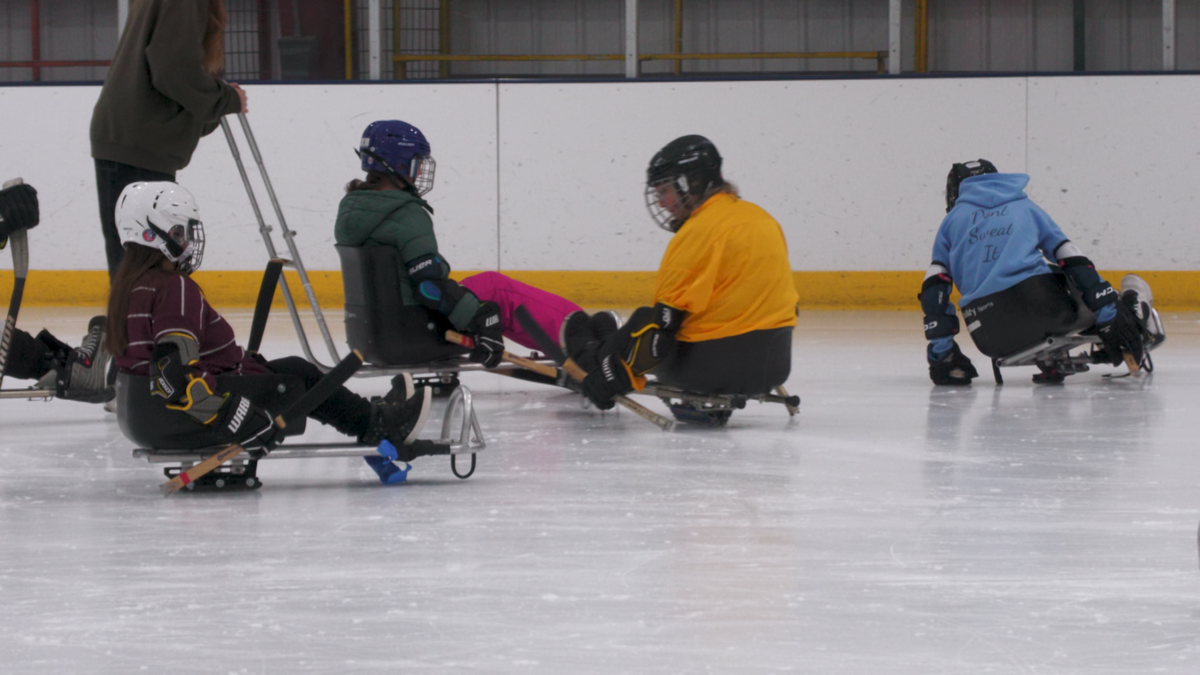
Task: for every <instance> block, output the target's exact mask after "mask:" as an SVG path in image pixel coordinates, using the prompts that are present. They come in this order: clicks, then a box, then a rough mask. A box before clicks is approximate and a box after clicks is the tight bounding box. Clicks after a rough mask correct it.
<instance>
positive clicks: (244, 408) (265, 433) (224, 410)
mask: <svg viewBox="0 0 1200 675" xmlns="http://www.w3.org/2000/svg"><path fill="white" fill-rule="evenodd" d="M213 427H214V428H215V429H216V431H217V435H218V436H219V437H220V438H221V439H222V440H223V441H224V442H226V443H237V444H238V445H240V446H242V447H243V448H245V449H246V451H247V452H249V453H250V457H252V458H253V459H262V458H263V457H265V456H266V455H267V453H269V452H271V451H272V450H274V449H275V446H276V445H278V444H279V440H280V438H281V435H282V431H283V430H282V429H280V428H279V427H278V426H277V425H276V424H275V418H274V417H272V416H271V413H269V412H267V411H266V410H264V409H262V408H260V407H258V406H256V405H254V403H253V402H252V401H251V400H250V399H248V398H246V397H245V396H242V395H241V394H230V395H229V396H228V397H226V399H225V403H224V404H223V405H222V406H221V408H220V410H218V411H217V418H216V419H215V420H214V421H213Z"/></svg>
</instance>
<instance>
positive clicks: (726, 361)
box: [650, 326, 792, 395]
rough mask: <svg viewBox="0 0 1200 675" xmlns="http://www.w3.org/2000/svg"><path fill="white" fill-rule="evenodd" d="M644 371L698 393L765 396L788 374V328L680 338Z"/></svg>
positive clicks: (789, 334) (789, 341)
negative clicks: (697, 339) (711, 337)
mask: <svg viewBox="0 0 1200 675" xmlns="http://www.w3.org/2000/svg"><path fill="white" fill-rule="evenodd" d="M650 372H651V373H652V374H653V375H654V377H655V378H656V379H657V380H658V381H659V382H660V383H662V384H665V385H669V386H672V387H679V388H681V389H686V390H688V391H691V392H696V393H700V394H749V395H754V394H765V393H767V392H770V391H771V390H772V389H774V388H775V387H778V386H779V385H781V384H783V383H784V382H786V381H787V378H788V375H789V374H791V372H792V327H791V326H787V327H785V328H774V329H771V330H756V331H751V332H749V333H743V334H742V335H734V336H732V337H727V338H718V339H716V340H704V341H703V342H680V343H679V346H678V348H677V349H676V351H675V353H674V354H673V355H672V356H670V357H668V358H667V359H666V360H665V361H663V362H662V363H660V364H659V365H658V366H657V367H656V368H654V370H652V371H650Z"/></svg>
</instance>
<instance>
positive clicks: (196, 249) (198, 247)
mask: <svg viewBox="0 0 1200 675" xmlns="http://www.w3.org/2000/svg"><path fill="white" fill-rule="evenodd" d="M168 234H169V235H170V237H171V239H172V240H174V241H175V242H176V243H178V242H179V238H182V239H183V240H184V241H185V242H187V243H186V244H185V245H184V250H183V252H184V254H185V255H186V256H187V257H186V258H183V260H177V261H175V267H176V269H178V270H179V271H180V272H183V273H184V274H191V273H192V272H195V271H196V270H198V269H200V264H201V263H202V262H204V223H202V222H200V220H199V219H197V218H188V221H187V223H186V224H184V225H176V226H175V227H172V228H171V231H170V232H169V233H168Z"/></svg>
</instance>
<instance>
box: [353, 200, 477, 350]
mask: <svg viewBox="0 0 1200 675" xmlns="http://www.w3.org/2000/svg"><path fill="white" fill-rule="evenodd" d="M428 206H429V205H428V204H427V203H426V202H425V200H423V199H421V198H420V197H417V196H416V195H414V194H412V193H411V192H405V191H402V190H358V191H355V192H350V193H347V194H346V196H345V197H342V202H341V204H338V214H337V222H336V223H335V224H334V226H333V238H334V240H335V241H336V242H337V243H338V245H339V246H372V245H373V246H391V247H393V248H395V249H396V250H397V251H399V252H400V260H401V261H402V262H403V263H404V265H405V267H403V268H401V269H399V270H397V272H398V273H399V276H400V280H401V282H400V297H401V298H403V300H404V304H405V305H422V304H423V305H425V306H427V307H431V308H432V305H431V304H430V303H429V302H428V301H426V302H421V300H420V298H419V297H418V293H417V292H416V289H415V288H413V284H412V283H411V282H410V281H409V278H408V269H407V266H408V264H409V263H410V262H412V261H414V260H416V259H417V258H420V257H422V256H427V255H437V253H438V246H437V237H435V236H434V234H433V219H432V218H430V217H429V212H428V211H427V210H426V209H427V208H428ZM438 259H439V263H440V266H441V269H440V271H439V273H438V275H437V276H438V277H440V278H441V279H443V280H445V281H444V283H445V285H446V286H447V287H449V288H448V290H449V291H450V293H451V294H453V293H455V292H456V291H457V292H459V293H461V295H462V297H461V298H459V300H458V302H457V303H455V304H454V306H453V308H452V309H451V311H449V312H448V313H446V318H448V319H449V320H450V323H452V324H454V327H455V328H456V329H457V330H459V331H463V330H466V328H467V324H469V323H470V322H471V319H472V318H473V317H474V316H475V312H476V311H478V309H479V299H478V298H476V297H475V295H474V294H473V293H471V292H470V291H467V290H466V289H461V287H460V286H459V285H458V283H457V282H455V281H453V280H451V279H450V264H449V263H447V262H446V261H445V260H444V259H442V258H441V257H440V256H439V257H438Z"/></svg>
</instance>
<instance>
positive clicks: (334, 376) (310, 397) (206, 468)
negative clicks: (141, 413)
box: [158, 350, 363, 497]
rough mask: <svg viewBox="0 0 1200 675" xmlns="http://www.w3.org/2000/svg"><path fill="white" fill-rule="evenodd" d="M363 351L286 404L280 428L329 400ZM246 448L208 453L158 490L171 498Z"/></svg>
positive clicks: (278, 422)
mask: <svg viewBox="0 0 1200 675" xmlns="http://www.w3.org/2000/svg"><path fill="white" fill-rule="evenodd" d="M362 363H363V361H362V354H360V353H359V352H358V351H357V350H355V351H353V352H351V353H350V354H348V355H347V356H346V358H344V359H342V360H341V362H340V363H338V364H337V365H336V366H334V367H333V370H331V371H329V372H328V373H326V374H325V376H324V377H322V378H321V379H320V381H318V382H317V383H316V384H314V385H313V388H312V389H309V390H308V391H306V392H304V395H303V396H301V397H300V398H299V399H297V400H296V402H295V403H293V404H292V405H290V406H288V409H287V410H285V411H283V413H282V414H281V415H279V416H277V417H276V418H275V424H276V425H277V426H279V428H280V429H283V428H286V427H287V423H288V421H289V420H292V421H294V420H296V419H297V418H299V417H302V416H305V415H307V414H309V413H310V412H312V411H313V410H314V409H316V407H317V406H319V405H321V404H322V403H324V402H325V400H326V399H328V398H329V397H330V396H331V395H332V394H333V392H334V391H336V390H337V388H338V387H340V386H342V385H343V384H345V383H346V380H349V379H350V378H351V377H352V376H353V375H354V373H356V372H358V369H359V368H361V367H362ZM243 450H245V448H243V447H242V446H240V445H238V444H236V443H234V444H232V445H229V446H228V447H225V448H223V449H222V450H221V451H220V452H218V453H216V454H214V455H210V456H209V457H207V458H205V459H204V461H203V462H200V463H199V464H196V465H195V466H193V467H191V468H190V469H188V470H187V471H180V472H179V474H178V475H177V476H175V477H174V478H172V479H171V480H169V481H167V482H165V483H163V484H162V485H160V486H159V488H158V489H160V490H162V493H163V496H164V497H170V496H171V495H172V494H174V493H175V492H176V491H177V490H179V488H182V487H184V486H186V485H187V484H189V483H191V482H193V481H195V480H196V479H197V478H200V477H201V476H204V475H206V474H208V473H209V472H211V471H212V470H213V469H216V468H217V467H218V466H221V465H222V464H224V463H225V462H228V461H229V460H231V459H233V458H234V457H236V456H238V455H239V454H240V453H241V452H242V451H243Z"/></svg>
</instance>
